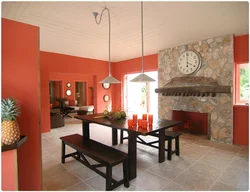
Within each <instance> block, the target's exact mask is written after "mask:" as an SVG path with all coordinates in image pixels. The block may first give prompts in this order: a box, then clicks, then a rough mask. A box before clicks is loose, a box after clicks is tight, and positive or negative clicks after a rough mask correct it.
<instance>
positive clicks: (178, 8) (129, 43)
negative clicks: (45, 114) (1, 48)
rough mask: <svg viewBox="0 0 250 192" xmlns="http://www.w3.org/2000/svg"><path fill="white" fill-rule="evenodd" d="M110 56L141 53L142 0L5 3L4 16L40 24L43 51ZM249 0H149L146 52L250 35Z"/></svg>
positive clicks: (115, 58)
mask: <svg viewBox="0 0 250 192" xmlns="http://www.w3.org/2000/svg"><path fill="white" fill-rule="evenodd" d="M105 6H106V7H108V8H109V9H110V14H111V61H113V62H116V61H122V60H127V59H132V58H136V57H140V56H141V51H142V48H141V47H142V46H141V31H140V30H141V18H140V14H141V12H140V8H141V4H140V2H100V1H99V2H80V1H76V2H60V1H57V2H46V1H44V2H35V1H33V2H32V1H31V2H21V1H17V2H2V17H3V18H7V19H11V20H15V21H19V22H23V23H28V24H31V25H35V26H39V27H40V39H41V41H40V50H42V51H48V52H55V53H62V54H67V55H74V56H79V57H86V58H93V59H99V60H108V14H107V12H106V11H105V12H104V15H103V18H102V22H101V24H100V25H97V24H96V23H95V20H94V16H93V15H92V12H94V11H96V12H99V13H100V12H101V11H102V9H103V8H104V7H105ZM248 11H249V5H248V2H247V1H245V2H232V1H231V2H195V1H193V2H167V1H165V2H164V1H160V2H144V55H149V54H155V53H157V52H158V51H159V50H162V49H165V48H171V47H174V46H178V45H182V44H187V43H191V42H194V41H198V40H202V39H206V38H210V37H216V36H220V35H226V34H235V35H242V34H248V28H249V20H248V19H249V15H248V14H249V13H248Z"/></svg>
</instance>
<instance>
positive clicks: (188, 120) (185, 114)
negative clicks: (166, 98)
mask: <svg viewBox="0 0 250 192" xmlns="http://www.w3.org/2000/svg"><path fill="white" fill-rule="evenodd" d="M173 120H176V121H181V122H183V124H182V125H179V126H175V127H173V131H179V132H184V133H190V134H195V135H206V136H207V137H208V139H210V132H211V131H210V114H209V113H200V112H189V111H177V110H173Z"/></svg>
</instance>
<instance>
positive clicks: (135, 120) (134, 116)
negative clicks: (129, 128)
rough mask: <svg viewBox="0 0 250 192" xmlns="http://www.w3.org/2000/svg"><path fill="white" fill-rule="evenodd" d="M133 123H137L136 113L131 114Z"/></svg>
mask: <svg viewBox="0 0 250 192" xmlns="http://www.w3.org/2000/svg"><path fill="white" fill-rule="evenodd" d="M133 124H134V125H136V124H137V114H133Z"/></svg>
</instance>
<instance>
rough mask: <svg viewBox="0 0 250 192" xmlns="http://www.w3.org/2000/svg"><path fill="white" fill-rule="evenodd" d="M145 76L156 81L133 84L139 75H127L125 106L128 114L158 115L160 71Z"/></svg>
mask: <svg viewBox="0 0 250 192" xmlns="http://www.w3.org/2000/svg"><path fill="white" fill-rule="evenodd" d="M145 74H147V75H148V76H150V77H152V78H153V79H155V80H156V81H154V82H149V83H133V82H130V80H132V79H133V78H135V77H136V76H138V75H139V73H136V74H128V75H125V86H124V87H125V90H124V106H125V110H126V111H127V113H128V114H133V113H137V114H143V113H152V114H158V95H157V93H155V89H156V88H157V87H158V71H152V72H145Z"/></svg>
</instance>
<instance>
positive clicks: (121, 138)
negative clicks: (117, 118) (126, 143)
mask: <svg viewBox="0 0 250 192" xmlns="http://www.w3.org/2000/svg"><path fill="white" fill-rule="evenodd" d="M120 143H121V144H123V130H121V132H120Z"/></svg>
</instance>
